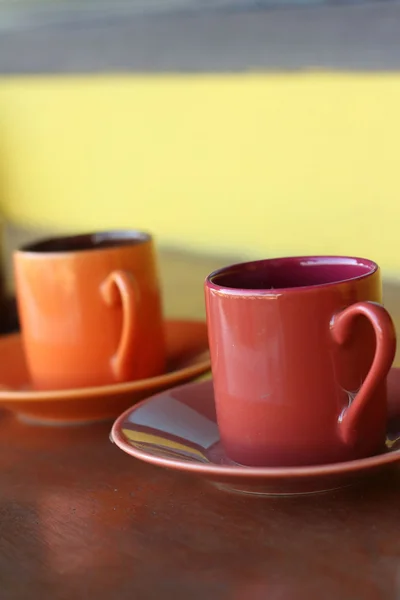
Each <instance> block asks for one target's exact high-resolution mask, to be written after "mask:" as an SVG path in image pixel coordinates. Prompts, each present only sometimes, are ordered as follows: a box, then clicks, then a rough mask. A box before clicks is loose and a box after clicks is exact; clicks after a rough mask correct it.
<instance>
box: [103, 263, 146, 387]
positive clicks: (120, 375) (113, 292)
mask: <svg viewBox="0 0 400 600" xmlns="http://www.w3.org/2000/svg"><path fill="white" fill-rule="evenodd" d="M100 291H101V294H102V297H103V299H104V301H105V302H106V303H107V304H108V306H116V305H118V304H120V303H122V311H123V321H122V332H121V338H120V341H119V344H118V348H117V351H116V353H115V354H114V356H113V357H112V358H111V369H112V371H113V373H114V377H115V379H116V380H117V381H123V380H125V379H127V377H129V373H130V371H131V359H132V348H133V347H134V343H135V331H136V327H135V325H136V311H137V305H138V299H139V295H138V290H137V285H136V282H135V279H134V277H133V275H132V273H130V272H128V271H113V272H112V273H110V275H109V276H108V277H107V279H106V280H105V281H103V283H102V284H101V288H100Z"/></svg>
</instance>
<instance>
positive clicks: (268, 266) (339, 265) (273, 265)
mask: <svg viewBox="0 0 400 600" xmlns="http://www.w3.org/2000/svg"><path fill="white" fill-rule="evenodd" d="M377 269H378V266H377V265H376V264H375V263H374V262H372V261H370V260H367V259H363V258H351V257H340V256H306V257H292V258H277V259H267V260H259V261H254V262H248V263H241V264H238V265H232V266H231V267H226V268H223V269H220V270H218V271H215V272H214V273H212V274H211V275H210V276H209V277H208V282H209V283H210V284H211V285H212V287H214V286H215V287H217V288H228V289H237V290H272V289H273V290H282V289H290V288H300V287H314V286H325V285H329V284H337V283H340V282H345V281H351V280H355V279H359V278H362V277H365V276H366V275H370V274H371V273H374V272H375V271H376V270H377Z"/></svg>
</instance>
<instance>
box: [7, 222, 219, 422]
mask: <svg viewBox="0 0 400 600" xmlns="http://www.w3.org/2000/svg"><path fill="white" fill-rule="evenodd" d="M13 258H14V276H15V285H16V295H17V305H18V313H19V321H20V324H21V333H16V334H11V335H4V336H1V337H0V407H2V408H5V409H7V410H9V411H12V412H13V413H14V414H15V415H16V416H17V417H18V418H19V419H20V420H23V421H25V422H29V423H34V424H41V425H46V424H47V425H71V424H74V425H76V424H84V423H88V422H93V421H101V420H109V419H111V420H114V419H115V418H116V417H117V416H118V415H119V414H120V413H121V412H122V411H124V410H126V409H127V408H128V407H130V406H132V405H133V404H134V403H135V402H137V401H138V400H142V399H143V398H147V397H148V396H151V395H153V394H155V393H157V392H161V391H162V390H165V389H167V388H171V387H173V386H177V385H179V384H182V383H185V382H188V381H191V380H193V379H195V378H196V377H198V376H199V375H202V374H203V373H206V372H207V371H209V370H210V355H209V350H208V339H207V327H206V324H205V323H204V322H202V321H190V320H185V321H183V320H168V319H165V318H164V317H163V313H162V298H161V290H160V284H159V277H158V269H157V260H156V254H155V248H154V243H153V240H152V237H151V236H150V235H149V234H147V233H144V232H140V231H127V230H122V231H108V232H99V233H93V234H88V235H77V236H70V237H57V238H54V239H47V240H40V241H38V242H36V243H33V244H30V245H28V246H26V247H23V248H21V249H19V250H18V251H16V252H15V254H14V257H13Z"/></svg>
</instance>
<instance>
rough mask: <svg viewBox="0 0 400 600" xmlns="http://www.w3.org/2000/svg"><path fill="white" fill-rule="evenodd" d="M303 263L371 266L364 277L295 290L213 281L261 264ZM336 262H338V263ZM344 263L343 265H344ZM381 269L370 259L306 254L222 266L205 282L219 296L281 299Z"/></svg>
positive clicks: (299, 287) (296, 288) (294, 287)
mask: <svg viewBox="0 0 400 600" xmlns="http://www.w3.org/2000/svg"><path fill="white" fill-rule="evenodd" d="M301 261H317V262H318V263H320V264H323V261H330V264H346V262H345V261H347V264H349V261H354V265H355V266H357V265H359V266H362V265H363V266H366V267H368V269H369V270H368V271H367V272H363V273H361V274H360V275H356V276H354V277H348V278H345V279H338V280H336V281H330V282H327V283H316V284H312V285H299V286H293V287H281V288H272V289H271V288H240V287H230V286H228V285H223V284H218V283H215V282H214V281H213V279H215V278H217V277H219V276H221V275H229V274H231V273H232V272H237V273H238V274H239V273H242V272H243V271H244V270H246V269H248V268H249V267H252V266H253V267H256V266H257V265H262V264H263V263H272V262H276V263H285V262H297V263H301ZM335 261H337V262H336V263H335ZM341 261H342V263H341ZM379 270H380V268H379V265H378V264H377V263H376V262H374V261H373V260H370V259H368V258H360V257H357V256H345V255H329V254H326V255H323V254H321V255H304V256H303V255H302V256H280V257H276V258H264V259H258V260H250V261H245V262H239V263H234V264H231V265H228V266H225V267H221V268H219V269H216V270H214V271H212V272H211V273H210V274H209V275H207V277H206V279H205V286H206V288H207V289H209V290H211V291H215V292H216V293H218V294H222V295H227V296H277V295H280V294H282V293H286V294H288V293H292V294H293V293H296V292H303V293H304V292H311V291H313V290H322V289H324V288H331V287H333V286H337V285H342V284H346V283H351V282H355V281H361V280H363V279H366V278H368V277H371V275H374V274H375V273H377V272H378V271H379Z"/></svg>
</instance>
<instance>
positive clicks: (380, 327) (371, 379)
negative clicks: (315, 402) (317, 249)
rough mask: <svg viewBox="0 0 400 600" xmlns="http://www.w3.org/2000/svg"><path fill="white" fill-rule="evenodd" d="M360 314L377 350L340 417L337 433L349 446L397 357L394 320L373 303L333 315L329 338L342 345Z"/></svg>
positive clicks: (353, 305)
mask: <svg viewBox="0 0 400 600" xmlns="http://www.w3.org/2000/svg"><path fill="white" fill-rule="evenodd" d="M358 315H363V316H364V317H367V319H369V321H370V322H371V324H372V327H373V328H374V332H375V336H376V351H375V356H374V360H373V362H372V366H371V368H370V370H369V372H368V375H367V377H366V378H365V381H364V383H363V384H362V386H361V388H360V391H359V392H358V394H357V396H356V397H355V398H354V400H353V402H352V403H351V404H350V406H349V408H347V409H346V410H345V412H344V413H343V414H342V415H341V418H340V428H339V430H340V434H341V437H342V439H343V441H344V442H345V443H352V441H353V439H354V435H355V433H356V432H357V422H358V420H359V417H360V415H361V413H362V412H363V410H364V408H365V406H366V405H367V404H368V403H369V402H370V400H371V398H372V397H373V395H374V393H375V391H376V388H377V387H378V385H379V384H380V383H381V382H382V380H383V379H384V378H385V377H386V375H387V374H388V372H389V370H390V367H391V366H392V363H393V360H394V357H395V354H396V332H395V328H394V325H393V321H392V319H391V317H390V315H389V313H388V312H387V310H385V309H384V308H383V306H381V305H380V304H378V303H376V302H356V303H355V304H352V305H351V306H349V307H348V308H345V309H344V310H343V311H342V312H340V313H338V314H337V315H335V316H334V317H333V319H332V322H331V332H332V337H333V339H334V340H335V342H337V343H338V344H344V343H345V342H346V340H347V339H348V337H349V335H350V332H351V325H352V321H353V319H354V318H355V317H356V316H358Z"/></svg>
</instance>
